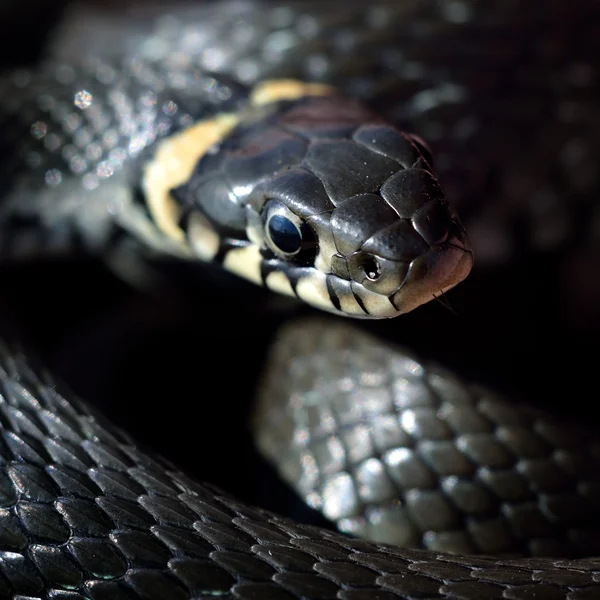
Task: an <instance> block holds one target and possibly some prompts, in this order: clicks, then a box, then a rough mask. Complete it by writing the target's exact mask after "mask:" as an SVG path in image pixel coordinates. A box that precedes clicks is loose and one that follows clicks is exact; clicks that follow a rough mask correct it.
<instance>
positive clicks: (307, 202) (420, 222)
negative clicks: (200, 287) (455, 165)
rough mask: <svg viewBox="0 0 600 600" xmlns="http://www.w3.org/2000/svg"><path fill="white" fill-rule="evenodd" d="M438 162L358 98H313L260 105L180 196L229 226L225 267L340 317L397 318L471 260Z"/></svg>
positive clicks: (458, 276) (464, 270) (218, 225)
mask: <svg viewBox="0 0 600 600" xmlns="http://www.w3.org/2000/svg"><path fill="white" fill-rule="evenodd" d="M431 165H432V159H431V154H430V152H429V150H428V148H427V147H426V145H425V144H424V142H422V141H421V140H420V139H419V138H417V137H415V136H411V135H407V134H404V133H402V132H400V131H399V130H398V129H396V128H395V127H393V126H392V125H390V124H388V123H386V122H385V121H383V120H382V119H381V118H379V117H377V116H376V115H374V114H373V113H372V112H371V111H370V110H368V109H366V108H365V107H364V106H363V105H361V104H359V103H358V102H356V101H354V100H350V99H347V98H345V97H340V96H322V97H309V98H303V99H302V100H300V101H294V102H284V103H279V104H276V105H273V106H269V107H268V109H266V108H265V107H261V112H260V116H259V117H256V116H254V117H253V118H251V119H249V120H248V121H247V122H243V123H241V124H240V125H238V126H237V127H236V128H234V129H233V131H232V132H231V133H230V134H229V135H228V137H227V139H226V140H224V142H223V143H222V144H220V145H219V146H218V147H217V148H215V149H214V150H213V151H212V152H211V153H210V155H209V156H208V157H206V158H205V159H203V160H201V161H200V162H199V164H198V167H197V169H196V179H194V178H192V180H191V182H190V183H188V184H187V185H186V186H184V190H183V194H182V192H181V190H180V191H179V193H180V198H181V200H182V201H183V202H185V201H186V199H187V202H188V204H191V205H192V206H193V207H194V208H196V209H197V208H201V211H200V212H201V214H202V217H201V219H204V221H203V223H204V225H206V224H207V223H206V221H208V222H209V224H210V225H212V226H213V227H214V228H215V230H216V231H218V232H223V231H224V232H226V237H227V240H228V242H227V248H226V250H225V251H224V250H223V248H221V250H220V252H219V253H218V255H219V256H220V257H221V258H222V262H223V264H224V266H225V267H226V268H229V269H230V270H232V271H234V272H236V273H238V274H240V275H243V276H245V277H248V278H249V279H252V280H254V281H256V282H257V283H262V284H264V285H266V286H267V287H269V288H271V289H273V290H276V291H278V292H282V293H287V294H290V295H295V296H297V297H299V298H300V299H302V300H304V301H306V302H308V303H309V304H312V305H314V306H317V307H319V308H322V309H324V310H327V311H330V312H335V313H338V314H343V315H347V316H352V317H357V318H387V317H393V316H396V315H399V314H402V313H406V312H408V311H410V310H413V309H414V308H416V307H417V306H419V305H421V304H423V303H425V302H428V301H430V300H431V299H433V298H434V297H435V296H436V295H438V294H440V293H442V292H444V291H446V290H449V289H450V288H452V287H454V286H455V285H456V284H458V283H459V282H460V281H462V280H463V279H464V278H465V277H466V276H467V275H468V273H469V271H470V269H471V266H472V263H473V258H472V253H471V251H470V248H469V243H468V240H467V236H466V233H465V230H464V228H463V227H462V225H461V224H460V221H459V219H458V216H457V215H456V213H455V211H454V210H453V208H452V207H451V205H450V204H449V203H448V202H447V200H446V199H445V196H444V193H443V191H442V189H441V187H440V185H439V184H438V182H437V180H436V178H435V176H434V174H433V173H434V172H433V168H432V166H431ZM215 192H218V193H215ZM190 199H191V201H190ZM201 229H202V228H200V229H197V231H198V232H200V233H202V232H201ZM188 234H189V232H188ZM221 239H223V238H221ZM191 242H192V246H194V244H195V245H196V246H198V235H196V241H194V239H192V240H191Z"/></svg>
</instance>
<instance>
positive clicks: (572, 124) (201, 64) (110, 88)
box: [0, 0, 600, 265]
mask: <svg viewBox="0 0 600 600" xmlns="http://www.w3.org/2000/svg"><path fill="white" fill-rule="evenodd" d="M599 13H600V7H599V5H598V4H597V3H596V2H594V1H588V0H584V1H583V2H581V3H578V4H577V5H575V4H568V3H565V2H560V1H554V2H539V1H538V2H531V3H527V4H525V3H522V2H515V1H513V2H506V3H503V4H502V5H501V6H495V5H494V6H491V5H489V4H487V3H485V2H480V1H476V0H472V1H470V2H450V3H447V4H446V3H442V4H439V3H437V2H433V1H426V2H405V3H401V4H399V3H396V2H387V3H386V2H381V3H377V4H374V5H373V6H368V7H364V6H363V5H362V3H356V4H353V3H345V4H344V10H343V11H340V10H339V5H337V4H336V3H315V4H311V3H299V2H296V3H291V4H288V5H281V4H276V3H265V4H260V3H254V2H232V3H229V2H225V3H218V4H208V5H206V6H196V7H194V6H188V7H185V6H184V7H183V8H179V9H176V8H173V9H169V10H168V11H166V9H165V8H164V7H163V8H162V9H158V10H156V9H155V10H154V11H153V10H151V9H150V8H148V9H145V10H144V8H139V9H137V10H135V9H130V10H129V11H124V14H122V15H121V16H119V13H118V12H115V14H114V15H113V14H111V13H108V17H107V15H106V13H102V11H98V12H96V13H95V12H94V11H90V12H86V11H85V9H82V10H81V11H80V12H77V11H76V10H75V11H74V13H73V14H72V16H71V18H70V19H69V18H67V19H66V21H65V23H64V25H63V27H62V28H59V30H58V31H57V32H56V34H55V36H54V41H53V43H51V44H50V46H49V47H48V51H47V60H46V63H45V64H44V65H43V66H42V67H40V68H39V69H34V70H33V71H28V70H25V71H19V72H18V73H15V74H13V76H11V77H8V78H5V79H4V81H3V83H2V85H0V98H1V99H2V100H1V102H0V104H1V106H0V120H1V122H2V126H3V130H4V131H5V134H4V136H3V145H5V147H3V148H2V150H3V152H2V155H3V156H4V157H6V160H3V162H2V166H3V169H2V171H0V175H1V176H2V180H3V181H10V182H11V185H10V186H9V188H10V190H11V198H12V199H11V200H10V201H9V202H8V203H7V204H6V203H4V208H3V211H2V213H3V214H0V219H1V221H0V222H2V221H5V222H7V223H8V225H4V228H5V229H7V228H8V229H10V226H11V224H12V221H11V220H10V219H11V218H13V216H14V214H15V213H17V214H19V215H20V217H19V218H20V219H21V221H22V220H26V221H28V220H31V219H32V218H33V217H32V215H35V217H36V218H38V219H41V221H42V224H43V226H44V228H45V229H46V231H49V232H50V233H49V234H48V235H49V236H50V237H51V241H50V242H48V243H46V245H45V246H44V245H43V242H44V239H43V238H40V233H39V223H35V224H32V225H31V227H32V229H33V232H32V233H31V234H27V233H23V235H22V236H21V238H20V240H19V241H18V242H15V244H18V245H20V247H23V246H24V247H25V248H24V249H19V250H18V251H17V250H15V252H14V253H15V254H18V255H26V254H27V253H29V254H33V253H35V251H39V248H38V247H37V246H40V245H42V249H43V251H44V252H45V253H48V252H50V251H51V249H52V248H56V247H58V248H64V247H65V246H68V245H69V244H70V243H71V244H72V243H74V241H75V242H77V241H79V242H80V245H81V241H83V244H84V245H87V246H88V247H90V246H91V247H92V248H93V249H94V250H96V251H97V250H98V249H99V248H102V247H103V245H105V244H106V243H107V237H109V234H108V233H107V232H106V230H107V229H110V226H109V224H108V223H107V217H106V215H107V213H108V214H111V215H112V216H113V217H114V214H115V213H119V200H120V199H122V198H123V197H127V194H128V193H130V190H131V183H132V180H131V177H133V176H132V174H131V172H132V171H133V172H135V165H136V164H139V163H138V161H140V160H143V159H144V156H145V155H144V150H145V149H147V148H148V147H150V146H151V145H152V144H153V142H154V141H155V140H156V139H158V138H159V137H161V136H162V135H166V134H168V133H169V131H171V130H172V128H173V127H176V126H181V125H184V124H185V123H187V122H189V121H190V119H192V120H195V119H199V118H202V117H204V116H207V115H210V114H213V113H214V112H216V111H218V110H229V109H231V108H232V107H235V105H236V99H239V97H240V86H241V87H242V88H243V87H244V86H246V85H252V84H254V83H255V82H257V81H259V80H261V79H264V78H269V77H270V78H273V77H296V78H304V79H310V80H317V81H326V82H330V83H333V84H335V85H337V86H339V87H341V89H343V90H344V91H346V92H347V93H349V94H350V95H353V96H356V97H359V98H362V99H365V100H367V101H369V102H370V103H371V104H373V106H374V107H375V108H376V109H377V110H378V111H380V112H381V113H382V114H383V115H384V116H386V117H389V118H390V119H392V120H393V121H395V122H397V123H398V124H399V126H400V127H401V128H403V129H405V130H408V131H414V132H416V133H417V134H419V135H421V136H422V137H423V138H424V139H426V140H427V141H428V143H429V144H431V146H432V148H433V151H434V155H435V156H436V164H435V168H436V171H437V172H438V173H439V174H440V180H441V183H442V185H443V187H444V189H445V190H446V194H447V196H448V198H449V200H450V201H451V202H452V203H453V204H454V205H455V206H456V207H457V210H458V212H459V214H460V215H461V218H462V220H463V223H464V225H465V227H466V228H467V230H468V231H469V236H470V238H471V240H472V241H473V244H474V245H475V247H476V248H477V251H478V252H477V260H478V264H480V265H485V264H490V263H492V264H494V263H495V264H498V263H503V262H504V261H506V260H508V259H510V258H516V257H518V256H520V254H521V253H523V252H527V251H529V252H531V251H533V252H538V253H550V252H554V251H556V250H557V249H563V248H565V247H566V248H571V247H578V248H586V249H587V248H596V247H597V240H598V237H599V236H598V231H599V225H598V223H599V219H600V217H599V215H598V210H597V202H596V201H595V198H597V196H598V189H599V187H600V176H599V173H598V168H597V164H596V161H595V157H596V156H597V155H598V153H599V152H600V148H599V147H598V140H599V139H600V135H598V131H599V130H600V115H599V111H598V110H597V106H598V97H599V95H600V94H599V89H598V76H597V73H598V64H597V57H598V55H600V50H599V48H598V45H599V43H600V42H599V40H600V36H599V35H598V33H597V23H598V17H599V16H600V15H599ZM159 17H160V18H159ZM74 56H77V60H76V61H74V60H73V57H74ZM356 57H360V60H357V58H356ZM80 91H87V92H88V93H89V94H90V95H89V96H86V95H85V94H83V95H82V96H81V97H80V100H79V101H78V103H76V104H74V102H73V97H74V95H75V94H76V93H77V92H80ZM86 99H87V100H86ZM86 101H87V102H92V104H91V106H89V107H88V108H86ZM82 107H83V108H82ZM15 158H16V159H18V161H17V162H18V165H20V166H23V167H24V168H25V171H24V172H22V171H21V169H16V168H15V162H14V159H15ZM134 180H135V177H134ZM84 198H85V199H84ZM107 198H112V199H113V200H112V205H110V203H109V201H108V200H107ZM115 198H117V200H114V199H115ZM107 204H109V206H107ZM115 204H116V205H117V206H116V207H115V206H114V205H115ZM111 218H112V217H111ZM117 220H118V219H117ZM90 223H91V224H90ZM28 225H29V223H28ZM126 227H129V228H130V229H136V226H135V225H131V223H127V224H126ZM138 229H139V228H138ZM136 234H137V235H138V236H143V235H144V233H143V232H142V233H140V232H139V231H136ZM81 238H83V240H81ZM4 243H5V244H7V245H8V246H9V248H8V249H6V250H5V253H10V250H11V244H10V243H8V242H6V241H5V242H4Z"/></svg>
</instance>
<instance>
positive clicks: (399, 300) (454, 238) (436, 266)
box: [390, 208, 473, 313]
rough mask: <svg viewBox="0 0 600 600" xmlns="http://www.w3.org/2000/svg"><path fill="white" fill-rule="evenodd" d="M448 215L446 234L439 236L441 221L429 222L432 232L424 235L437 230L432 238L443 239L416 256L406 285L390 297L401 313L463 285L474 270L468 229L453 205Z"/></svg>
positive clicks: (405, 280) (405, 281)
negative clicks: (431, 223)
mask: <svg viewBox="0 0 600 600" xmlns="http://www.w3.org/2000/svg"><path fill="white" fill-rule="evenodd" d="M448 217H449V220H448V222H447V224H446V226H445V231H444V235H443V236H440V235H439V233H440V232H441V231H442V228H439V230H438V225H437V224H436V225H431V226H429V225H428V227H429V231H427V232H426V231H423V232H422V235H423V236H424V237H425V235H426V234H427V235H430V234H433V233H435V234H436V235H435V236H433V235H432V237H430V239H434V237H438V238H439V241H437V242H435V243H432V244H431V245H430V246H429V248H428V249H427V250H426V251H425V252H423V253H422V254H421V255H420V256H418V257H416V258H415V259H413V261H412V262H411V263H410V267H409V268H408V272H407V275H406V277H405V279H404V281H403V282H402V285H401V286H400V288H399V289H398V291H397V292H395V293H394V294H393V296H392V297H391V298H390V300H391V302H392V304H393V305H394V306H395V307H396V308H397V309H398V311H399V312H401V313H404V312H409V311H411V310H413V309H414V308H417V307H418V306H420V305H421V304H424V303H426V302H429V301H430V300H432V299H433V298H434V297H436V296H439V295H440V294H441V293H443V292H446V291H448V290H450V289H451V288H453V287H454V286H456V285H457V284H459V283H460V282H461V281H463V280H464V279H465V278H466V277H467V276H468V275H469V273H470V272H471V268H472V267H473V253H472V252H471V248H470V243H469V240H468V237H467V234H466V231H465V230H464V228H463V226H462V225H461V223H460V221H459V220H458V218H457V217H456V216H455V215H454V214H453V213H452V211H451V210H450V209H449V208H448ZM413 224H414V221H413ZM415 228H417V225H416V224H415Z"/></svg>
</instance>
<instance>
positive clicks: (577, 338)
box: [0, 0, 600, 509]
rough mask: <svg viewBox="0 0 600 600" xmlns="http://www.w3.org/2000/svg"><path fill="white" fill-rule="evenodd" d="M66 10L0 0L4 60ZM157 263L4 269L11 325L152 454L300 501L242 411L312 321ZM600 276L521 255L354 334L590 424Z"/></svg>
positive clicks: (244, 287)
mask: <svg viewBox="0 0 600 600" xmlns="http://www.w3.org/2000/svg"><path fill="white" fill-rule="evenodd" d="M105 4H106V3H105ZM113 4H114V3H113ZM65 5H66V3H65V2H50V1H48V0H39V1H37V2H36V1H29V2H25V1H20V2H14V3H10V2H8V3H7V2H6V1H5V2H4V4H2V5H1V6H0V40H1V41H0V49H1V52H0V57H1V58H0V66H1V67H2V68H10V67H13V66H17V65H27V64H31V63H33V62H35V61H36V60H37V59H38V58H39V54H40V51H41V48H42V46H43V42H44V39H45V36H46V35H47V33H48V32H49V31H50V30H51V28H52V26H53V25H54V24H55V23H56V22H57V20H58V19H59V18H60V15H61V10H63V9H64V6H65ZM160 269H161V271H160V272H161V274H162V276H164V278H165V279H164V285H163V286H161V287H160V288H159V289H158V290H157V292H156V293H155V294H153V295H151V296H148V295H146V294H142V293H140V292H138V291H136V290H134V289H132V288H131V287H129V286H128V285H127V284H125V283H124V282H122V281H121V280H120V279H118V278H117V277H116V276H115V275H114V274H112V273H111V272H110V271H109V270H108V269H107V268H105V267H104V266H103V265H102V264H101V263H100V262H98V261H95V260H92V259H86V258H76V259H72V260H71V259H70V260H62V261H52V262H44V263H36V264H33V263H32V264H19V265H6V266H3V267H1V270H0V273H1V277H2V279H1V280H0V281H1V283H0V286H1V291H0V299H1V302H2V307H3V308H2V311H3V314H4V315H5V316H4V322H5V331H8V332H11V333H12V332H15V333H16V334H18V335H19V337H22V338H24V339H25V340H26V342H27V343H28V344H29V345H30V346H31V347H33V348H34V349H35V351H36V352H37V354H38V356H40V357H41V358H42V360H43V362H44V363H45V364H46V365H48V366H49V367H50V368H51V369H52V370H53V371H54V372H55V373H57V374H58V375H59V376H60V377H62V378H63V379H64V380H65V381H66V382H67V383H68V385H69V386H70V387H71V388H72V389H74V390H75V391H76V392H77V393H78V394H79V395H80V396H82V397H83V398H84V399H86V400H88V401H90V402H92V403H94V404H95V405H96V406H98V407H100V408H101V409H102V410H103V411H104V412H105V413H106V414H108V415H109V416H110V418H111V419H113V420H114V421H115V422H117V423H118V424H119V425H121V426H123V427H124V428H125V429H127V430H128V431H130V432H131V433H133V434H134V436H135V437H137V438H138V439H139V440H140V441H141V442H142V443H143V444H145V445H147V446H149V447H150V448H152V449H154V450H157V451H158V452H160V453H161V454H163V455H165V456H167V457H168V458H169V459H171V460H173V461H174V462H176V463H177V464H178V465H180V466H181V467H183V468H185V469H186V470H187V471H189V472H191V473H192V474H193V475H195V476H196V477H198V478H201V479H206V480H209V481H213V482H215V483H217V484H218V485H220V486H221V487H224V488H225V489H227V490H229V491H232V492H234V493H236V494H238V495H241V496H243V497H245V498H246V499H249V500H252V501H256V502H260V503H261V504H263V505H264V504H268V505H270V506H274V507H276V508H280V509H281V504H280V502H281V501H282V500H283V501H285V502H290V501H292V500H290V497H288V496H287V495H286V493H285V492H284V491H283V490H282V489H281V488H279V487H276V479H275V478H274V477H272V474H271V473H270V471H269V469H268V468H265V466H264V465H263V464H262V463H261V461H260V460H259V459H258V457H257V456H256V454H255V453H254V451H253V450H252V445H251V442H250V439H249V435H248V433H247V431H246V416H247V412H248V409H249V406H250V403H251V400H252V396H253V393H254V388H255V385H256V379H257V376H258V374H259V373H260V367H261V364H262V362H263V360H264V355H265V351H266V348H267V347H268V344H269V341H270V340H271V338H272V336H273V333H274V331H275V330H276V327H277V325H278V324H279V323H280V322H282V321H283V320H285V319H288V318H289V317H290V313H306V314H308V313H311V312H312V311H311V310H310V309H309V308H307V307H302V306H298V305H296V304H295V303H293V302H292V301H291V300H290V301H287V300H285V299H274V298H273V297H272V296H271V295H270V294H268V293H266V292H264V291H263V290H261V289H259V288H257V287H255V286H252V285H250V284H246V283H244V282H241V281H238V280H237V279H235V278H233V277H229V276H227V275H225V274H220V273H216V272H215V271H214V270H213V269H211V268H209V267H205V266H202V265H198V266H195V267H194V268H184V267H183V266H181V265H162V266H161V267H160ZM599 275H600V261H599V260H598V255H597V253H595V252H593V251H591V250H585V251H576V250H574V249H572V248H562V249H560V251H558V252H556V253H554V254H552V255H545V256H533V255H532V256H520V257H519V258H518V259H517V260H514V261H512V262H510V263H507V264H504V265H499V266H497V267H494V268H481V269H476V270H475V272H474V273H473V275H472V276H471V277H470V278H469V279H468V280H467V281H466V282H464V283H463V284H461V285H460V286H459V287H458V288H456V289H455V290H453V291H452V292H451V293H450V294H448V301H449V302H450V304H451V305H452V308H453V311H454V312H451V311H449V310H447V309H446V308H445V307H444V306H442V305H441V304H439V303H435V302H434V303H431V304H429V305H427V306H424V307H422V308H420V309H419V310H417V311H415V312H414V313H411V314H409V315H406V316H405V317H401V318H400V319H396V320H394V321H391V322H390V321H386V322H370V323H360V324H358V326H361V327H365V328H369V329H371V330H373V331H375V332H376V333H378V334H380V335H382V336H385V337H388V338H390V339H393V340H395V341H397V342H399V343H402V344H403V345H407V346H410V347H412V348H415V349H416V350H418V351H419V352H420V353H421V354H422V355H424V356H428V357H433V358H435V359H437V360H440V361H442V362H443V363H445V364H447V365H449V366H451V367H453V368H456V369H457V370H459V371H460V372H461V373H462V374H464V375H466V376H469V377H473V378H475V379H477V380H479V381H483V382H487V383H489V384H491V385H492V386H494V387H496V388H498V389H500V390H503V391H507V392H508V393H510V394H511V395H513V396H514V397H516V398H523V399H526V400H527V401H528V402H531V403H534V404H538V405H541V406H548V407H552V408H554V409H556V410H558V411H559V412H561V413H564V414H569V415H570V414H571V413H573V412H576V413H578V414H579V415H580V416H581V418H582V419H583V420H586V421H588V423H590V422H592V423H593V422H595V421H596V413H597V409H596V405H597V403H598V396H599V394H598V387H597V379H598V378H597V375H596V370H597V366H596V363H597V360H598V358H599V357H600V353H599V352H598V349H599V348H598V343H597V336H598V332H599V331H600V316H599V313H600V310H599V306H600V292H599V283H598V279H599V277H598V276H599ZM240 298H242V299H243V303H244V306H243V307H242V306H241V305H240V304H241V303H240ZM240 462H241V463H243V464H244V468H242V469H240V468H239V464H240ZM265 490H267V491H266V492H265Z"/></svg>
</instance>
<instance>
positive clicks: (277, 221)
mask: <svg viewBox="0 0 600 600" xmlns="http://www.w3.org/2000/svg"><path fill="white" fill-rule="evenodd" d="M269 236H270V237H271V241H272V242H273V243H274V244H275V245H276V246H277V247H278V248H279V249H280V250H281V251H282V252H285V253H286V254H294V252H298V250H300V247H301V246H302V235H301V234H300V231H298V228H297V227H296V226H295V225H294V224H293V223H292V222H291V221H290V220H289V219H288V218H287V217H282V216H281V215H273V216H272V217H271V218H270V219H269Z"/></svg>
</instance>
